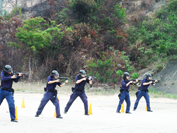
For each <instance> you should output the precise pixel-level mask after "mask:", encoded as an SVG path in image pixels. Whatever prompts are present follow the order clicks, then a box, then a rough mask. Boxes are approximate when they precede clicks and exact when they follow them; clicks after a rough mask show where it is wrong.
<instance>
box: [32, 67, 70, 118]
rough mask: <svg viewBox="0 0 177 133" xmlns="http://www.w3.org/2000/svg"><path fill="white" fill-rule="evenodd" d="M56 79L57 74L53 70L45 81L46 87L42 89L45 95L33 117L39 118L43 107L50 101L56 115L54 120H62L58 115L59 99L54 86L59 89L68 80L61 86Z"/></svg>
mask: <svg viewBox="0 0 177 133" xmlns="http://www.w3.org/2000/svg"><path fill="white" fill-rule="evenodd" d="M58 78H59V73H58V72H57V71H56V70H53V71H52V74H51V75H50V76H49V77H48V79H47V85H46V88H44V91H45V93H44V96H43V98H42V100H41V103H40V105H39V108H38V110H37V112H36V115H35V117H39V115H40V114H41V113H42V111H43V109H44V107H45V105H46V104H47V102H48V101H49V100H50V101H51V102H52V103H53V104H54V106H55V108H56V114H57V116H56V118H60V119H62V118H63V117H61V114H60V106H59V99H58V98H57V90H56V89H55V88H56V85H58V86H59V87H62V86H64V85H65V84H66V83H68V80H66V81H65V82H64V83H63V84H62V83H61V82H60V80H59V79H58Z"/></svg>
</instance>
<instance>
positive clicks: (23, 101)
mask: <svg viewBox="0 0 177 133" xmlns="http://www.w3.org/2000/svg"><path fill="white" fill-rule="evenodd" d="M21 108H25V99H24V98H23V100H22V105H21Z"/></svg>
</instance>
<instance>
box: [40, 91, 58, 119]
mask: <svg viewBox="0 0 177 133" xmlns="http://www.w3.org/2000/svg"><path fill="white" fill-rule="evenodd" d="M49 100H50V101H51V102H52V103H53V104H54V105H55V108H56V114H57V116H60V115H61V114H60V106H59V99H58V98H57V97H56V98H53V93H52V92H48V91H46V92H45V93H44V97H43V98H42V100H41V104H40V105H39V108H38V110H37V114H38V115H40V114H41V113H42V110H43V109H44V107H45V105H46V104H47V103H48V101H49Z"/></svg>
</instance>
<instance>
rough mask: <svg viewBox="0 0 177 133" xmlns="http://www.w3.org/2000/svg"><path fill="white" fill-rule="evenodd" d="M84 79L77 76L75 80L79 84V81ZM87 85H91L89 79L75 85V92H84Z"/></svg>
mask: <svg viewBox="0 0 177 133" xmlns="http://www.w3.org/2000/svg"><path fill="white" fill-rule="evenodd" d="M82 78H83V77H81V75H77V76H76V78H75V82H77V81H78V80H80V79H82ZM86 83H89V79H88V78H87V79H86V80H85V81H82V82H80V83H79V84H76V85H75V90H76V91H84V89H85V84H86Z"/></svg>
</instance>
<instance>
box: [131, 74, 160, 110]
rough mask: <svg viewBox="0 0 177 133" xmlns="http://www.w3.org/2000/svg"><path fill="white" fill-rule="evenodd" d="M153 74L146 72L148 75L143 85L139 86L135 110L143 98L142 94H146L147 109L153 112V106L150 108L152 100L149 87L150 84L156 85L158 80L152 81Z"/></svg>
mask: <svg viewBox="0 0 177 133" xmlns="http://www.w3.org/2000/svg"><path fill="white" fill-rule="evenodd" d="M151 77H152V76H151V74H149V73H148V74H146V77H145V78H144V79H143V81H142V83H141V86H140V88H139V91H138V94H137V99H136V102H135V105H134V111H135V110H136V109H137V106H138V103H139V101H140V99H141V97H142V96H144V98H145V100H146V104H147V111H148V112H152V110H151V108H150V101H149V94H148V87H149V85H150V84H152V85H155V83H156V82H157V80H155V82H153V81H150V80H151Z"/></svg>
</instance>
